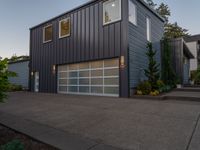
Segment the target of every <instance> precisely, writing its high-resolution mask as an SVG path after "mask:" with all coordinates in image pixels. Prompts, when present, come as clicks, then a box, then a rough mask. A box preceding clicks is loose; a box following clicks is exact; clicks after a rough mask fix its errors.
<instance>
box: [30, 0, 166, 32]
mask: <svg viewBox="0 0 200 150" xmlns="http://www.w3.org/2000/svg"><path fill="white" fill-rule="evenodd" d="M99 1H103V0H90V1H89V2H86V3H84V4H82V5H80V6H78V7H75V8H73V9H71V10H68V11H66V12H64V13H62V14H60V15H58V16H55V17H53V18H51V19H48V20H46V21H44V22H42V23H40V24H38V25H35V26H33V27H31V28H29V30H32V29H35V28H37V27H39V26H41V25H44V24H46V23H48V22H50V21H53V20H55V19H57V18H59V17H62V16H64V15H66V14H69V13H71V12H73V11H77V10H79V9H81V8H83V7H86V6H87V5H90V4H92V3H97V2H99ZM137 1H138V2H140V3H141V4H142V5H143V6H145V7H146V8H147V9H149V10H150V11H151V12H152V13H153V14H154V15H156V16H157V17H158V18H159V19H160V20H161V21H162V22H165V19H164V18H163V17H161V16H160V15H159V14H158V13H157V12H156V11H155V10H154V9H153V8H151V7H150V6H148V5H147V4H146V3H145V2H144V0H137Z"/></svg>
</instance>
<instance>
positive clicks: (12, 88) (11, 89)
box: [8, 84, 23, 92]
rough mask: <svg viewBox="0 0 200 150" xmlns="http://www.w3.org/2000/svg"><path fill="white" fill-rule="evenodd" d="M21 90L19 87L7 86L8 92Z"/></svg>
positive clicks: (14, 85)
mask: <svg viewBox="0 0 200 150" xmlns="http://www.w3.org/2000/svg"><path fill="white" fill-rule="evenodd" d="M22 90H23V88H22V86H21V85H16V84H9V87H8V91H9V92H15V91H22Z"/></svg>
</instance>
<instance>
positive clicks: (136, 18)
mask: <svg viewBox="0 0 200 150" xmlns="http://www.w3.org/2000/svg"><path fill="white" fill-rule="evenodd" d="M130 4H133V5H134V7H135V9H134V10H135V16H134V17H135V23H134V22H132V21H131V20H130ZM128 7H129V10H128V11H129V12H128V20H129V22H130V23H132V24H133V25H135V26H137V25H138V12H137V5H136V4H135V3H134V2H133V1H132V0H129V2H128Z"/></svg>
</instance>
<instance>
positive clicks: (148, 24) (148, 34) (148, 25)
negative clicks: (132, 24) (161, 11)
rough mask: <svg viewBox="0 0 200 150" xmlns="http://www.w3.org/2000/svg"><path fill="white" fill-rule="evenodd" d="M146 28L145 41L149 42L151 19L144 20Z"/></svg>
mask: <svg viewBox="0 0 200 150" xmlns="http://www.w3.org/2000/svg"><path fill="white" fill-rule="evenodd" d="M146 24H147V25H146V26H147V41H149V42H151V19H150V18H149V17H147V18H146Z"/></svg>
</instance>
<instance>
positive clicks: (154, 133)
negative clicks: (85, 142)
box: [0, 92, 200, 150]
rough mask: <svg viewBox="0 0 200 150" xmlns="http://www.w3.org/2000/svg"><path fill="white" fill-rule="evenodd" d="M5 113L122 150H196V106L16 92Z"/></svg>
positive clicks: (199, 111) (199, 110) (199, 133)
mask: <svg viewBox="0 0 200 150" xmlns="http://www.w3.org/2000/svg"><path fill="white" fill-rule="evenodd" d="M3 113H6V114H9V115H13V116H16V117H10V120H12V119H13V120H17V117H19V118H23V119H25V120H27V121H29V120H30V122H34V124H37V123H38V124H41V125H43V126H44V127H45V126H46V127H51V128H53V129H55V130H58V131H62V132H63V133H65V132H66V133H69V134H74V135H78V136H80V137H83V138H86V139H90V140H94V141H95V142H97V143H99V144H100V145H101V144H105V145H109V146H112V147H115V148H119V149H124V150H199V149H200V142H199V139H200V121H199V116H200V102H189V101H175V100H166V101H153V100H134V99H122V98H109V97H93V96H77V95H76V96H74V95H56V94H43V93H39V94H36V93H28V92H17V93H10V94H9V98H8V100H7V101H6V102H5V103H3V104H0V114H3ZM0 123H1V119H0ZM27 125H28V123H27ZM29 125H30V123H29ZM30 126H31V125H30ZM46 132H47V131H46ZM30 134H31V132H30ZM58 142H59V141H58ZM98 146H99V145H97V147H98ZM99 150H100V148H99ZM101 150H104V148H101Z"/></svg>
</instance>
